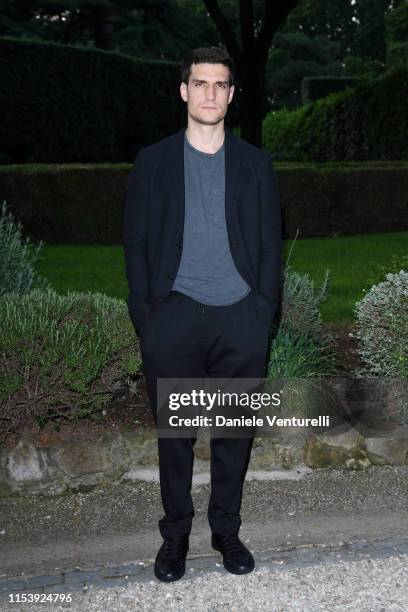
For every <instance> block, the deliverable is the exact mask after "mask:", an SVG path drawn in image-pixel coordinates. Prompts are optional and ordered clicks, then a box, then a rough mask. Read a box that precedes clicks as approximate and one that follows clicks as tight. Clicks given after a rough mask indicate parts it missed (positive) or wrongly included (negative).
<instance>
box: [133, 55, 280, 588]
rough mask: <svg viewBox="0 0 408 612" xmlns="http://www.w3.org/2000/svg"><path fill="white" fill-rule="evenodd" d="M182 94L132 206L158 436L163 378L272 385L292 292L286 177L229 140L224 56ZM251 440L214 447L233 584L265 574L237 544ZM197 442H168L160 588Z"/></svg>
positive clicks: (143, 154)
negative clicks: (285, 280) (280, 178)
mask: <svg viewBox="0 0 408 612" xmlns="http://www.w3.org/2000/svg"><path fill="white" fill-rule="evenodd" d="M180 94H181V97H182V99H183V100H184V102H186V105H187V116H188V123H187V129H185V128H183V129H182V130H180V131H179V132H177V133H176V134H174V135H172V136H170V137H168V138H165V139H164V140H161V141H160V142H157V143H155V144H153V145H150V146H147V147H145V148H143V149H142V150H141V151H139V153H138V155H137V158H136V161H135V164H134V167H133V170H132V172H131V174H130V177H129V182H128V191H127V198H126V207H125V224H124V232H125V240H124V245H125V258H126V274H127V279H128V284H129V296H128V299H127V304H128V308H129V314H130V317H131V319H132V321H133V325H134V327H135V330H136V333H137V334H138V336H139V339H140V349H141V355H142V360H143V368H144V373H145V376H146V381H147V388H148V393H149V398H150V402H151V407H152V410H153V415H154V417H155V422H156V424H157V388H156V383H157V379H158V378H200V377H208V378H210V377H215V378H231V379H232V378H262V377H264V375H265V366H266V356H267V348H268V339H269V330H270V326H271V323H272V320H273V318H274V315H275V312H276V309H277V306H278V302H279V297H280V284H281V282H280V280H281V246H282V240H281V213H280V204H279V195H278V186H277V177H276V174H275V171H274V169H273V166H272V159H271V157H270V155H269V154H267V153H266V152H264V151H262V150H260V149H258V148H256V147H254V146H252V145H250V144H248V143H246V142H244V141H243V140H240V139H239V138H237V137H236V136H234V135H233V134H232V133H231V132H230V131H229V130H226V129H225V128H224V118H225V115H226V113H227V110H228V105H229V104H230V103H231V100H232V98H233V95H234V66H233V62H232V60H231V58H230V56H229V55H228V54H227V52H226V51H225V50H223V49H220V48H215V47H212V48H201V49H195V50H194V51H192V52H191V53H190V54H189V55H188V56H187V57H186V58H185V59H184V61H183V63H182V83H181V85H180ZM252 441H253V440H252V439H251V437H247V438H212V439H211V485H212V487H211V497H210V501H209V507H208V521H209V524H210V527H211V531H212V539H211V542H212V546H213V548H214V549H215V550H217V551H220V552H221V553H222V555H223V562H224V566H225V568H226V569H227V570H228V571H230V572H232V573H235V574H244V573H247V572H250V571H252V570H253V568H254V559H253V556H252V554H251V553H250V551H249V550H248V549H247V548H246V547H245V546H244V545H243V543H242V542H241V541H240V540H239V538H238V531H239V528H240V525H241V518H240V514H239V512H240V507H241V497H242V486H243V482H244V478H245V473H246V469H247V465H248V461H249V457H250V452H251V444H252ZM194 442H195V438H164V437H160V436H159V439H158V450H159V467H160V487H161V496H162V501H163V507H164V511H165V516H164V517H163V518H162V519H161V520H160V521H159V528H160V532H161V535H162V536H163V539H164V542H163V545H162V546H161V548H160V550H159V552H158V554H157V557H156V561H155V575H156V577H157V578H158V579H159V580H162V581H167V582H170V581H173V580H178V579H179V578H181V577H182V576H183V574H184V572H185V559H186V555H187V552H188V548H189V534H190V531H191V526H192V518H193V516H194V509H193V504H192V499H191V482H192V471H193V461H194V453H193V445H194Z"/></svg>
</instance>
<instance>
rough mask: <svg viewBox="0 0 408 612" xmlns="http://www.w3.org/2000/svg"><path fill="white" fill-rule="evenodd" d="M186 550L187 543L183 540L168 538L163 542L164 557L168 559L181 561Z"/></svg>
mask: <svg viewBox="0 0 408 612" xmlns="http://www.w3.org/2000/svg"><path fill="white" fill-rule="evenodd" d="M185 549H186V542H185V540H183V539H182V538H168V539H166V540H164V542H163V556H165V557H166V559H179V558H180V557H182V556H183V554H184V551H185Z"/></svg>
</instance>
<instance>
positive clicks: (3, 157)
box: [0, 37, 185, 164]
mask: <svg viewBox="0 0 408 612" xmlns="http://www.w3.org/2000/svg"><path fill="white" fill-rule="evenodd" d="M0 77H1V87H0V116H1V122H0V163H6V164H7V163H28V162H121V161H132V160H133V159H134V157H135V155H136V153H137V151H138V149H139V148H140V147H141V146H143V145H145V144H148V143H151V142H154V141H156V140H160V138H163V135H165V134H170V133H172V132H175V131H177V130H178V129H180V128H181V127H182V125H183V124H184V120H185V119H184V118H185V108H184V104H183V102H182V101H181V98H180V96H179V93H178V87H179V82H180V77H179V66H178V64H177V63H175V62H165V61H142V60H135V59H134V58H132V57H128V56H126V55H122V54H119V53H115V52H110V51H102V50H96V49H92V48H85V47H76V46H69V45H60V44H56V43H48V42H47V43H45V42H40V41H31V40H30V41H26V40H19V39H16V38H12V37H2V38H0Z"/></svg>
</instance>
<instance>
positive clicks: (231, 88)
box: [228, 85, 235, 104]
mask: <svg viewBox="0 0 408 612" xmlns="http://www.w3.org/2000/svg"><path fill="white" fill-rule="evenodd" d="M234 91H235V86H234V85H231V87H230V90H229V98H228V104H230V102H231V100H232V98H233V96H234Z"/></svg>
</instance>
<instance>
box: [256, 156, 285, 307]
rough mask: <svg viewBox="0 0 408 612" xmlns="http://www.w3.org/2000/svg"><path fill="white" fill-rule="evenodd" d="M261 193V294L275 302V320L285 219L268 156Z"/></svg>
mask: <svg viewBox="0 0 408 612" xmlns="http://www.w3.org/2000/svg"><path fill="white" fill-rule="evenodd" d="M260 191H261V258H260V269H259V290H260V293H261V294H263V295H264V296H265V297H266V298H268V299H269V300H270V302H271V311H272V312H271V316H272V318H273V317H274V316H275V313H276V310H277V307H278V305H279V301H280V299H281V289H282V244H283V243H282V215H281V204H280V196H279V187H278V177H277V174H276V171H275V169H274V167H273V163H272V156H271V155H270V154H269V153H265V155H264V163H263V166H262V172H261V176H260Z"/></svg>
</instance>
